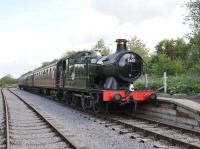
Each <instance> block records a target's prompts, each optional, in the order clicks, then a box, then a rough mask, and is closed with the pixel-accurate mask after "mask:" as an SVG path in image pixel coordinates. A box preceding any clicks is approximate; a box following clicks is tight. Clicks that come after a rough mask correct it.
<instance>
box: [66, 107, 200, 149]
mask: <svg viewBox="0 0 200 149" xmlns="http://www.w3.org/2000/svg"><path fill="white" fill-rule="evenodd" d="M70 107H71V106H70ZM71 108H73V109H74V107H71ZM76 110H78V111H80V112H83V113H85V114H89V116H91V117H94V118H97V119H100V121H98V120H96V122H99V123H100V124H103V125H105V127H111V128H112V129H113V130H119V133H120V134H129V135H130V137H131V138H132V139H135V138H137V136H134V134H135V132H138V133H142V135H140V137H142V138H143V140H148V139H145V138H148V137H151V138H152V137H154V139H156V140H165V141H167V142H169V144H170V145H171V146H181V147H185V148H189V149H200V132H197V131H194V130H190V129H186V128H183V127H179V126H175V125H170V124H166V123H162V122H159V121H155V120H152V119H150V118H149V119H146V118H145V119H144V118H141V117H133V116H130V115H121V114H106V115H105V114H94V113H92V112H91V111H83V110H81V109H80V108H76ZM170 145H169V147H170Z"/></svg>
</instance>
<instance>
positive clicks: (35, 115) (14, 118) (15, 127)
mask: <svg viewBox="0 0 200 149" xmlns="http://www.w3.org/2000/svg"><path fill="white" fill-rule="evenodd" d="M1 96H2V98H1V99H2V102H4V103H5V104H4V108H3V109H5V110H4V112H3V113H4V116H3V118H4V120H3V123H4V125H3V128H2V130H3V131H2V136H3V140H4V141H3V143H2V147H1V146H0V148H6V149H10V148H20V149H21V148H53V149H55V148H59V149H60V148H71V149H78V148H81V147H79V146H78V145H77V144H75V143H74V142H73V141H71V140H70V139H69V138H67V136H64V135H63V134H62V132H61V131H59V129H58V128H56V127H55V126H54V125H52V123H51V122H49V121H48V120H47V118H45V117H44V116H43V115H42V114H40V113H39V112H38V110H37V109H36V108H34V107H33V106H32V105H30V104H29V103H27V102H26V101H25V100H23V99H22V98H21V97H19V96H18V95H16V94H15V93H14V92H12V91H11V90H5V89H4V90H1ZM0 105H1V104H0ZM1 109H2V108H1ZM1 126H2V125H1ZM0 143H1V139H0ZM0 145H1V144H0Z"/></svg>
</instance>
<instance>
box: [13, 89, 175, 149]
mask: <svg viewBox="0 0 200 149" xmlns="http://www.w3.org/2000/svg"><path fill="white" fill-rule="evenodd" d="M12 90H13V91H14V92H15V93H17V94H18V95H19V96H20V97H22V98H23V99H24V100H26V101H27V102H29V103H32V104H33V105H34V106H35V107H36V108H37V109H38V110H40V112H41V113H43V114H45V115H46V116H47V117H48V118H49V120H51V121H52V122H53V123H54V124H55V125H57V126H58V127H59V128H60V129H61V130H62V131H63V132H64V133H65V134H66V135H68V136H71V138H72V139H73V140H74V141H75V142H78V143H79V144H80V143H82V145H83V146H86V147H88V148H94V149H122V148H123V149H130V148H131V149H151V148H155V145H156V146H159V147H161V148H175V147H171V146H166V144H165V145H163V143H161V142H158V141H153V140H152V139H149V138H146V139H144V137H142V136H141V135H139V134H134V136H135V139H130V135H133V133H131V134H125V135H119V133H118V131H113V130H112V129H111V128H110V127H108V128H105V126H104V125H101V124H99V122H100V121H99V120H95V119H94V118H91V117H89V116H88V115H86V114H82V113H80V112H77V111H76V110H73V109H71V108H68V107H66V106H64V105H63V104H61V103H58V102H56V101H53V100H49V99H47V98H44V97H41V96H38V95H35V94H31V93H29V92H25V91H21V90H19V89H12ZM102 123H104V122H102Z"/></svg>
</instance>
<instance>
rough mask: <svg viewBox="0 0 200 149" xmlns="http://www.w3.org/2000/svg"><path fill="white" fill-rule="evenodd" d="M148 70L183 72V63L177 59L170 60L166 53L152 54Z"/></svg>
mask: <svg viewBox="0 0 200 149" xmlns="http://www.w3.org/2000/svg"><path fill="white" fill-rule="evenodd" d="M148 71H150V72H152V73H156V74H163V72H167V73H169V74H176V73H180V72H183V63H182V61H180V60H178V59H173V60H171V59H170V58H169V57H168V56H167V55H166V54H161V53H159V54H157V55H155V56H153V58H152V60H151V62H150V65H149V70H148Z"/></svg>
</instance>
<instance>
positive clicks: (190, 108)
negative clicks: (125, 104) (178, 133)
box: [135, 96, 200, 131]
mask: <svg viewBox="0 0 200 149" xmlns="http://www.w3.org/2000/svg"><path fill="white" fill-rule="evenodd" d="M135 115H137V116H139V117H144V118H145V117H147V118H151V119H155V120H158V121H163V122H166V123H169V124H173V125H178V126H181V127H184V128H188V129H193V130H197V131H200V100H199V99H198V100H193V99H184V98H174V97H173V98H170V97H162V96H158V100H157V102H156V103H154V104H148V103H147V104H142V105H139V106H138V111H137V113H135Z"/></svg>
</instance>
